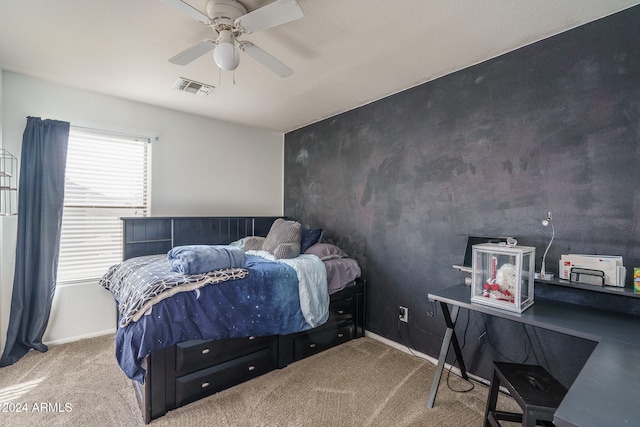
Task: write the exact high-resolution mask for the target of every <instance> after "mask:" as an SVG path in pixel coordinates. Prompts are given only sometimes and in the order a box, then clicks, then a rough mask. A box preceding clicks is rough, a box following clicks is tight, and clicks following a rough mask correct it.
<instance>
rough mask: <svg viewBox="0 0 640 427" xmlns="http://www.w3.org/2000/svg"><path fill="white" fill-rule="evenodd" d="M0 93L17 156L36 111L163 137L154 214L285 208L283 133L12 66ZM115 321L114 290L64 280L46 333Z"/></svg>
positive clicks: (2, 227) (81, 333)
mask: <svg viewBox="0 0 640 427" xmlns="http://www.w3.org/2000/svg"><path fill="white" fill-rule="evenodd" d="M184 95H185V96H192V95H191V94H188V93H185V94H184ZM0 99H1V101H2V102H1V104H0V105H1V108H0V117H1V118H2V121H0V124H1V125H2V144H3V148H5V149H6V150H9V151H10V152H11V153H13V154H14V155H16V156H17V157H18V159H20V151H21V150H20V148H21V143H22V133H23V131H24V127H25V124H26V117H27V116H34V117H42V118H43V119H44V118H49V119H57V120H64V121H68V122H70V123H71V124H72V125H77V126H84V127H91V128H97V129H106V130H115V131H121V132H128V133H132V134H136V135H149V136H158V137H159V139H158V140H157V141H155V142H153V145H152V168H151V169H152V170H151V174H152V185H151V213H152V215H234V216H236V215H238V216H243V215H247V216H249V215H282V209H283V184H282V183H283V146H284V135H283V134H280V133H276V132H272V131H267V130H262V129H256V128H250V127H246V126H240V125H235V124H231V123H227V122H222V121H218V120H213V119H209V118H204V117H200V116H194V115H191V114H185V113H180V112H177V111H172V110H168V109H164V108H159V107H154V106H150V105H146V104H141V103H137V102H132V101H128V100H124V99H120V98H115V97H110V96H106V95H102V94H98V93H95V92H90V91H85V90H79V89H74V88H70V87H67V86H61V85H57V84H53V83H49V82H46V81H43V80H39V79H34V78H31V77H27V76H24V75H20V74H16V73H12V72H7V71H4V72H3V73H2V78H1V82H0ZM211 102H215V100H214V99H212V100H211ZM0 221H2V222H1V223H0V238H1V242H2V246H1V247H0V348H4V344H5V339H6V331H7V326H8V322H9V310H10V306H11V288H12V286H13V266H14V262H15V258H14V257H15V245H16V230H17V218H16V217H5V218H1V219H0ZM115 325H116V315H115V305H114V303H113V299H112V298H111V295H110V294H109V293H108V292H107V291H105V290H103V289H101V288H100V287H99V286H98V285H97V284H93V283H92V284H87V285H75V286H64V287H60V288H59V289H58V290H57V291H56V297H55V299H54V303H53V308H52V313H51V319H50V322H49V327H48V329H47V332H46V333H45V336H44V340H45V342H65V341H72V340H74V339H78V338H81V337H87V336H93V335H99V334H102V333H106V332H111V331H115Z"/></svg>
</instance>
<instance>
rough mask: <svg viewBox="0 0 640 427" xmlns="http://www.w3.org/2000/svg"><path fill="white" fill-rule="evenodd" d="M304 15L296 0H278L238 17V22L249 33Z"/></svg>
mask: <svg viewBox="0 0 640 427" xmlns="http://www.w3.org/2000/svg"><path fill="white" fill-rule="evenodd" d="M303 16H304V12H302V8H301V7H300V5H299V4H298V3H297V2H296V0H276V1H274V2H273V3H269V4H268V5H266V6H263V7H261V8H260V9H256V10H254V11H253V12H249V13H247V14H246V15H244V16H241V17H240V18H238V19H236V24H237V25H239V26H240V27H242V29H243V30H244V31H246V32H248V33H255V32H258V31H262V30H266V29H267V28H272V27H275V26H277V25H281V24H285V23H287V22H291V21H294V20H296V19H300V18H302V17H303Z"/></svg>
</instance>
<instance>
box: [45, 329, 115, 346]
mask: <svg viewBox="0 0 640 427" xmlns="http://www.w3.org/2000/svg"><path fill="white" fill-rule="evenodd" d="M115 333H116V329H115V328H113V329H105V330H103V331H95V332H91V333H89V334H82V335H75V336H72V337H67V338H60V339H57V340H52V341H45V342H43V344H45V345H60V344H67V343H70V342H74V341H80V340H84V339H87V338H95V337H101V336H103V335H111V334H115Z"/></svg>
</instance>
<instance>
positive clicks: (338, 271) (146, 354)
mask: <svg viewBox="0 0 640 427" xmlns="http://www.w3.org/2000/svg"><path fill="white" fill-rule="evenodd" d="M284 223H288V224H290V223H292V221H286V220H284V219H282V218H277V217H197V218H195V217H147V218H123V227H124V247H123V250H124V257H123V258H124V260H123V263H121V264H120V265H118V266H114V267H112V269H110V271H109V272H107V274H105V278H108V280H106V282H115V280H114V276H117V274H118V273H116V270H118V271H124V270H126V269H128V270H126V271H129V273H130V272H132V271H133V272H134V273H132V274H130V275H133V276H136V277H140V276H144V275H145V274H146V275H147V276H149V277H151V276H153V277H157V276H158V274H157V272H156V270H153V268H156V267H155V266H157V265H164V266H165V267H163V268H166V265H169V264H170V263H171V256H169V263H168V262H167V259H168V257H167V253H169V255H171V254H172V252H173V251H176V250H182V249H184V248H188V249H189V250H192V249H193V248H200V247H201V246H202V245H207V246H202V247H204V248H209V247H211V246H210V245H216V246H213V248H215V249H216V250H224V251H228V252H229V253H230V254H235V255H234V256H238V257H240V255H238V247H240V248H242V250H241V251H240V253H241V254H242V255H241V256H243V257H245V258H243V259H242V260H236V264H237V265H230V266H226V265H225V266H224V267H225V268H222V269H216V270H215V271H210V272H200V271H199V272H197V273H198V274H190V275H187V276H183V275H180V274H179V273H180V272H182V269H181V268H182V267H181V265H178V267H179V268H174V270H175V271H174V272H170V274H174V275H176V276H177V277H178V279H176V280H177V281H178V282H179V281H180V280H182V279H179V278H180V277H183V278H184V277H188V278H189V280H192V281H191V282H189V283H182V282H181V283H179V286H178V285H176V286H175V288H180V287H185V289H186V290H185V291H183V292H179V291H178V292H173V291H175V288H173V287H172V286H173V285H172V282H171V280H173V279H170V278H169V279H166V278H164V277H163V278H162V280H160V282H161V283H162V286H163V287H165V286H169V288H170V289H168V290H166V289H164V291H165V292H163V294H162V295H166V294H169V295H168V296H166V297H161V298H160V299H159V300H158V301H153V303H152V304H151V305H145V303H142V302H137V303H129V299H128V298H127V297H126V296H124V294H121V293H119V292H122V291H121V290H119V289H115V290H112V289H110V290H112V293H114V297H115V298H116V301H117V302H118V305H119V308H120V321H119V328H118V332H117V334H116V356H117V359H118V363H119V364H120V366H121V368H122V369H123V372H124V373H125V374H126V375H127V376H128V377H129V378H131V379H132V382H133V384H134V386H135V388H136V394H137V397H138V402H139V404H140V407H141V410H142V415H143V419H144V421H145V423H149V422H150V421H151V420H153V419H155V418H158V417H160V416H162V415H164V414H165V413H166V412H167V411H169V410H172V409H175V408H177V407H180V406H183V405H185V404H188V403H190V402H192V401H194V400H198V399H201V398H202V397H205V396H208V395H210V394H213V393H215V392H218V391H220V390H224V389H226V388H228V387H231V386H233V385H236V384H239V383H241V382H244V381H247V380H249V379H252V378H255V377H257V376H259V375H262V374H264V373H267V372H269V371H272V370H274V369H279V368H284V367H286V366H287V365H288V364H290V363H293V362H295V361H297V360H300V359H302V358H305V357H308V356H310V355H313V354H316V353H318V352H320V351H323V350H325V349H327V348H330V347H333V346H335V345H338V344H340V343H343V342H346V341H348V340H350V339H353V338H357V337H361V336H363V335H364V320H365V319H364V300H365V298H364V296H365V295H364V292H365V289H364V288H365V286H364V280H363V279H362V278H360V277H359V276H360V274H359V273H360V270H359V267H358V266H357V263H356V262H355V260H351V259H350V258H348V255H347V254H346V253H344V252H343V251H342V250H341V249H340V248H337V247H336V246H334V245H331V244H328V243H321V242H320V243H319V242H318V240H319V238H320V236H319V235H318V230H304V231H303V233H302V239H300V237H298V239H300V240H299V243H294V244H292V245H289V244H288V243H287V244H279V245H276V246H274V245H273V243H274V242H273V239H271V246H269V244H268V243H269V239H270V237H271V236H272V235H274V234H275V233H274V232H273V230H274V229H276V228H277V226H279V225H282V224H284ZM280 237H281V236H280ZM285 240H286V239H285ZM230 244H231V245H230ZM221 245H225V246H221ZM227 245H228V246H227ZM296 245H297V246H296ZM276 248H277V249H276ZM266 249H269V250H266ZM304 252H306V253H304ZM274 253H276V254H280V255H282V257H276V256H275V255H274ZM301 253H302V254H301ZM283 254H284V255H283ZM287 254H288V255H287ZM348 261H353V263H354V264H348ZM341 262H346V265H347V267H346V269H345V267H344V266H340V263H341ZM139 264H143V265H144V266H145V267H144V268H146V269H150V270H151V271H147V270H144V269H143V270H140V271H143V272H144V273H140V272H139V270H138V265H139ZM190 265H193V264H190ZM150 266H151V267H150ZM349 266H350V267H349ZM125 267H126V269H125ZM174 267H175V265H174ZM308 269H310V270H308ZM112 270H113V271H112ZM129 273H127V274H129ZM190 273H192V272H190ZM123 275H124V274H123ZM322 275H324V282H323V281H322V280H323V278H322ZM221 276H223V277H221ZM172 277H173V276H172ZM327 277H329V280H327ZM105 278H103V281H105ZM145 280H146V279H145ZM256 280H257V281H256ZM142 281H143V280H141V282H142ZM166 283H169V285H166ZM322 284H323V285H322ZM103 285H104V283H103ZM105 287H107V286H105ZM139 292H140V291H139V289H137V288H136V289H135V290H134V291H130V293H139ZM151 293H152V294H153V295H155V293H157V291H156V287H155V285H154V287H153V289H152V292H151ZM153 295H152V297H150V298H147V299H151V300H154V299H158V297H157V296H153ZM145 301H146V300H145ZM131 307H133V309H132V308H131Z"/></svg>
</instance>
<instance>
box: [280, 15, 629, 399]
mask: <svg viewBox="0 0 640 427" xmlns="http://www.w3.org/2000/svg"><path fill="white" fill-rule="evenodd" d="M639 23H640V7H638V6H636V7H634V8H631V9H628V10H626V11H623V12H620V13H618V14H615V15H612V16H610V17H606V18H604V19H601V20H599V21H596V22H593V23H590V24H588V25H584V26H582V27H579V28H576V29H573V30H571V31H568V32H565V33H563V34H560V35H557V36H555V37H552V38H549V39H546V40H543V41H540V42H538V43H535V44H533V45H530V46H527V47H524V48H521V49H518V50H516V51H514V52H511V53H508V54H505V55H503V56H500V57H498V58H495V59H492V60H489V61H486V62H484V63H481V64H478V65H475V66H473V67H470V68H467V69H464V70H461V71H459V72H456V73H453V74H450V75H447V76H444V77H442V78H439V79H437V80H434V81H431V82H428V83H426V84H423V85H421V86H418V87H415V88H412V89H409V90H406V91H404V92H402V93H399V94H396V95H393V96H390V97H387V98H385V99H382V100H379V101H376V102H374V103H371V104H369V105H366V106H363V107H361V108H358V109H355V110H352V111H349V112H346V113H343V114H340V115H338V116H335V117H332V118H329V119H327V120H324V121H322V122H319V123H316V124H313V125H310V126H307V127H305V128H302V129H299V130H296V131H294V132H290V133H288V134H287V135H286V136H285V186H284V190H285V202H284V203H285V208H284V213H285V215H286V216H288V217H291V218H297V219H299V220H300V221H301V222H302V223H303V224H304V226H306V227H322V228H324V229H325V230H326V231H325V240H328V241H330V242H333V243H336V244H337V245H338V246H340V247H342V248H343V249H344V250H345V251H347V252H348V253H349V254H350V255H351V256H353V257H355V258H356V259H358V261H359V262H360V265H361V267H362V269H363V274H364V277H365V278H366V280H367V286H368V288H367V289H368V290H367V329H368V330H370V331H371V332H374V333H376V334H378V335H381V336H383V337H385V338H388V339H391V340H393V341H396V342H399V343H406V344H407V345H409V346H411V347H413V348H415V349H417V350H419V351H421V352H423V353H426V354H429V355H432V356H437V354H438V352H439V347H440V343H441V340H442V336H443V334H444V322H443V320H442V316H441V313H440V311H439V310H438V311H437V312H436V313H435V315H433V316H431V315H430V314H433V308H434V307H433V306H432V304H431V303H430V302H429V301H428V299H427V294H428V293H429V291H431V290H435V289H438V288H441V287H446V286H449V285H452V284H456V283H460V282H462V281H463V280H464V277H465V275H464V273H460V272H457V271H455V270H453V269H452V267H451V266H452V264H458V263H461V262H462V258H463V255H464V249H465V242H466V236H467V235H486V236H493V235H510V236H515V237H516V238H518V240H519V243H520V244H524V245H530V246H535V247H536V248H537V251H536V255H537V261H536V270H539V267H540V263H541V262H540V261H541V258H542V254H543V252H544V248H545V246H546V244H547V242H548V241H549V238H550V234H551V232H550V229H549V228H545V227H542V225H541V220H542V219H544V218H545V217H546V214H547V212H548V211H551V212H552V213H553V220H554V224H555V229H556V239H555V241H554V244H553V246H552V247H551V249H550V251H549V254H548V255H547V271H551V272H554V273H557V271H558V266H557V261H558V259H559V258H560V255H561V254H565V253H591V254H609V255H622V256H623V257H624V260H625V265H626V266H627V267H628V268H632V267H634V266H640V191H639V183H640V24H639ZM435 60H437V58H434V61H435ZM628 283H629V284H630V283H631V274H629V275H628ZM562 295H565V296H566V293H564V294H562ZM568 298H571V296H570V295H569V296H568ZM581 298H582V297H581ZM596 299H597V298H596ZM609 304H613V305H614V306H615V304H616V302H615V301H614V302H613V303H609ZM400 305H403V306H406V307H408V308H409V323H408V324H398V321H397V319H398V306H400ZM465 327H466V332H465ZM458 334H459V335H460V336H461V337H464V338H461V340H464V344H465V346H464V350H463V353H464V355H465V359H466V360H465V361H466V362H467V367H468V368H469V369H470V370H471V372H474V373H477V374H479V375H481V376H483V377H485V378H488V377H489V367H490V363H489V362H490V361H491V360H515V361H518V362H523V361H527V362H530V363H536V362H538V363H541V364H543V365H545V366H547V367H548V368H550V370H551V371H552V372H553V373H554V374H555V375H556V376H557V377H558V378H559V379H560V380H561V381H562V382H564V383H565V384H566V385H569V384H570V383H571V382H572V381H573V379H574V377H575V375H576V374H577V372H578V371H579V370H580V369H581V367H582V364H583V363H584V361H585V360H586V358H587V357H588V355H589V353H590V351H591V350H592V349H593V344H592V343H589V342H587V341H582V340H580V339H576V338H568V337H565V336H563V335H562V334H557V333H550V332H547V331H542V330H537V329H533V328H530V327H527V328H525V327H523V326H522V325H519V324H514V323H511V322H508V321H505V320H501V319H494V318H491V317H487V316H483V315H480V314H473V313H472V314H471V315H470V316H469V317H466V314H462V315H461V318H460V321H459V323H458ZM449 361H450V362H453V359H452V358H450V359H449ZM425 397H426V396H425Z"/></svg>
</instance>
